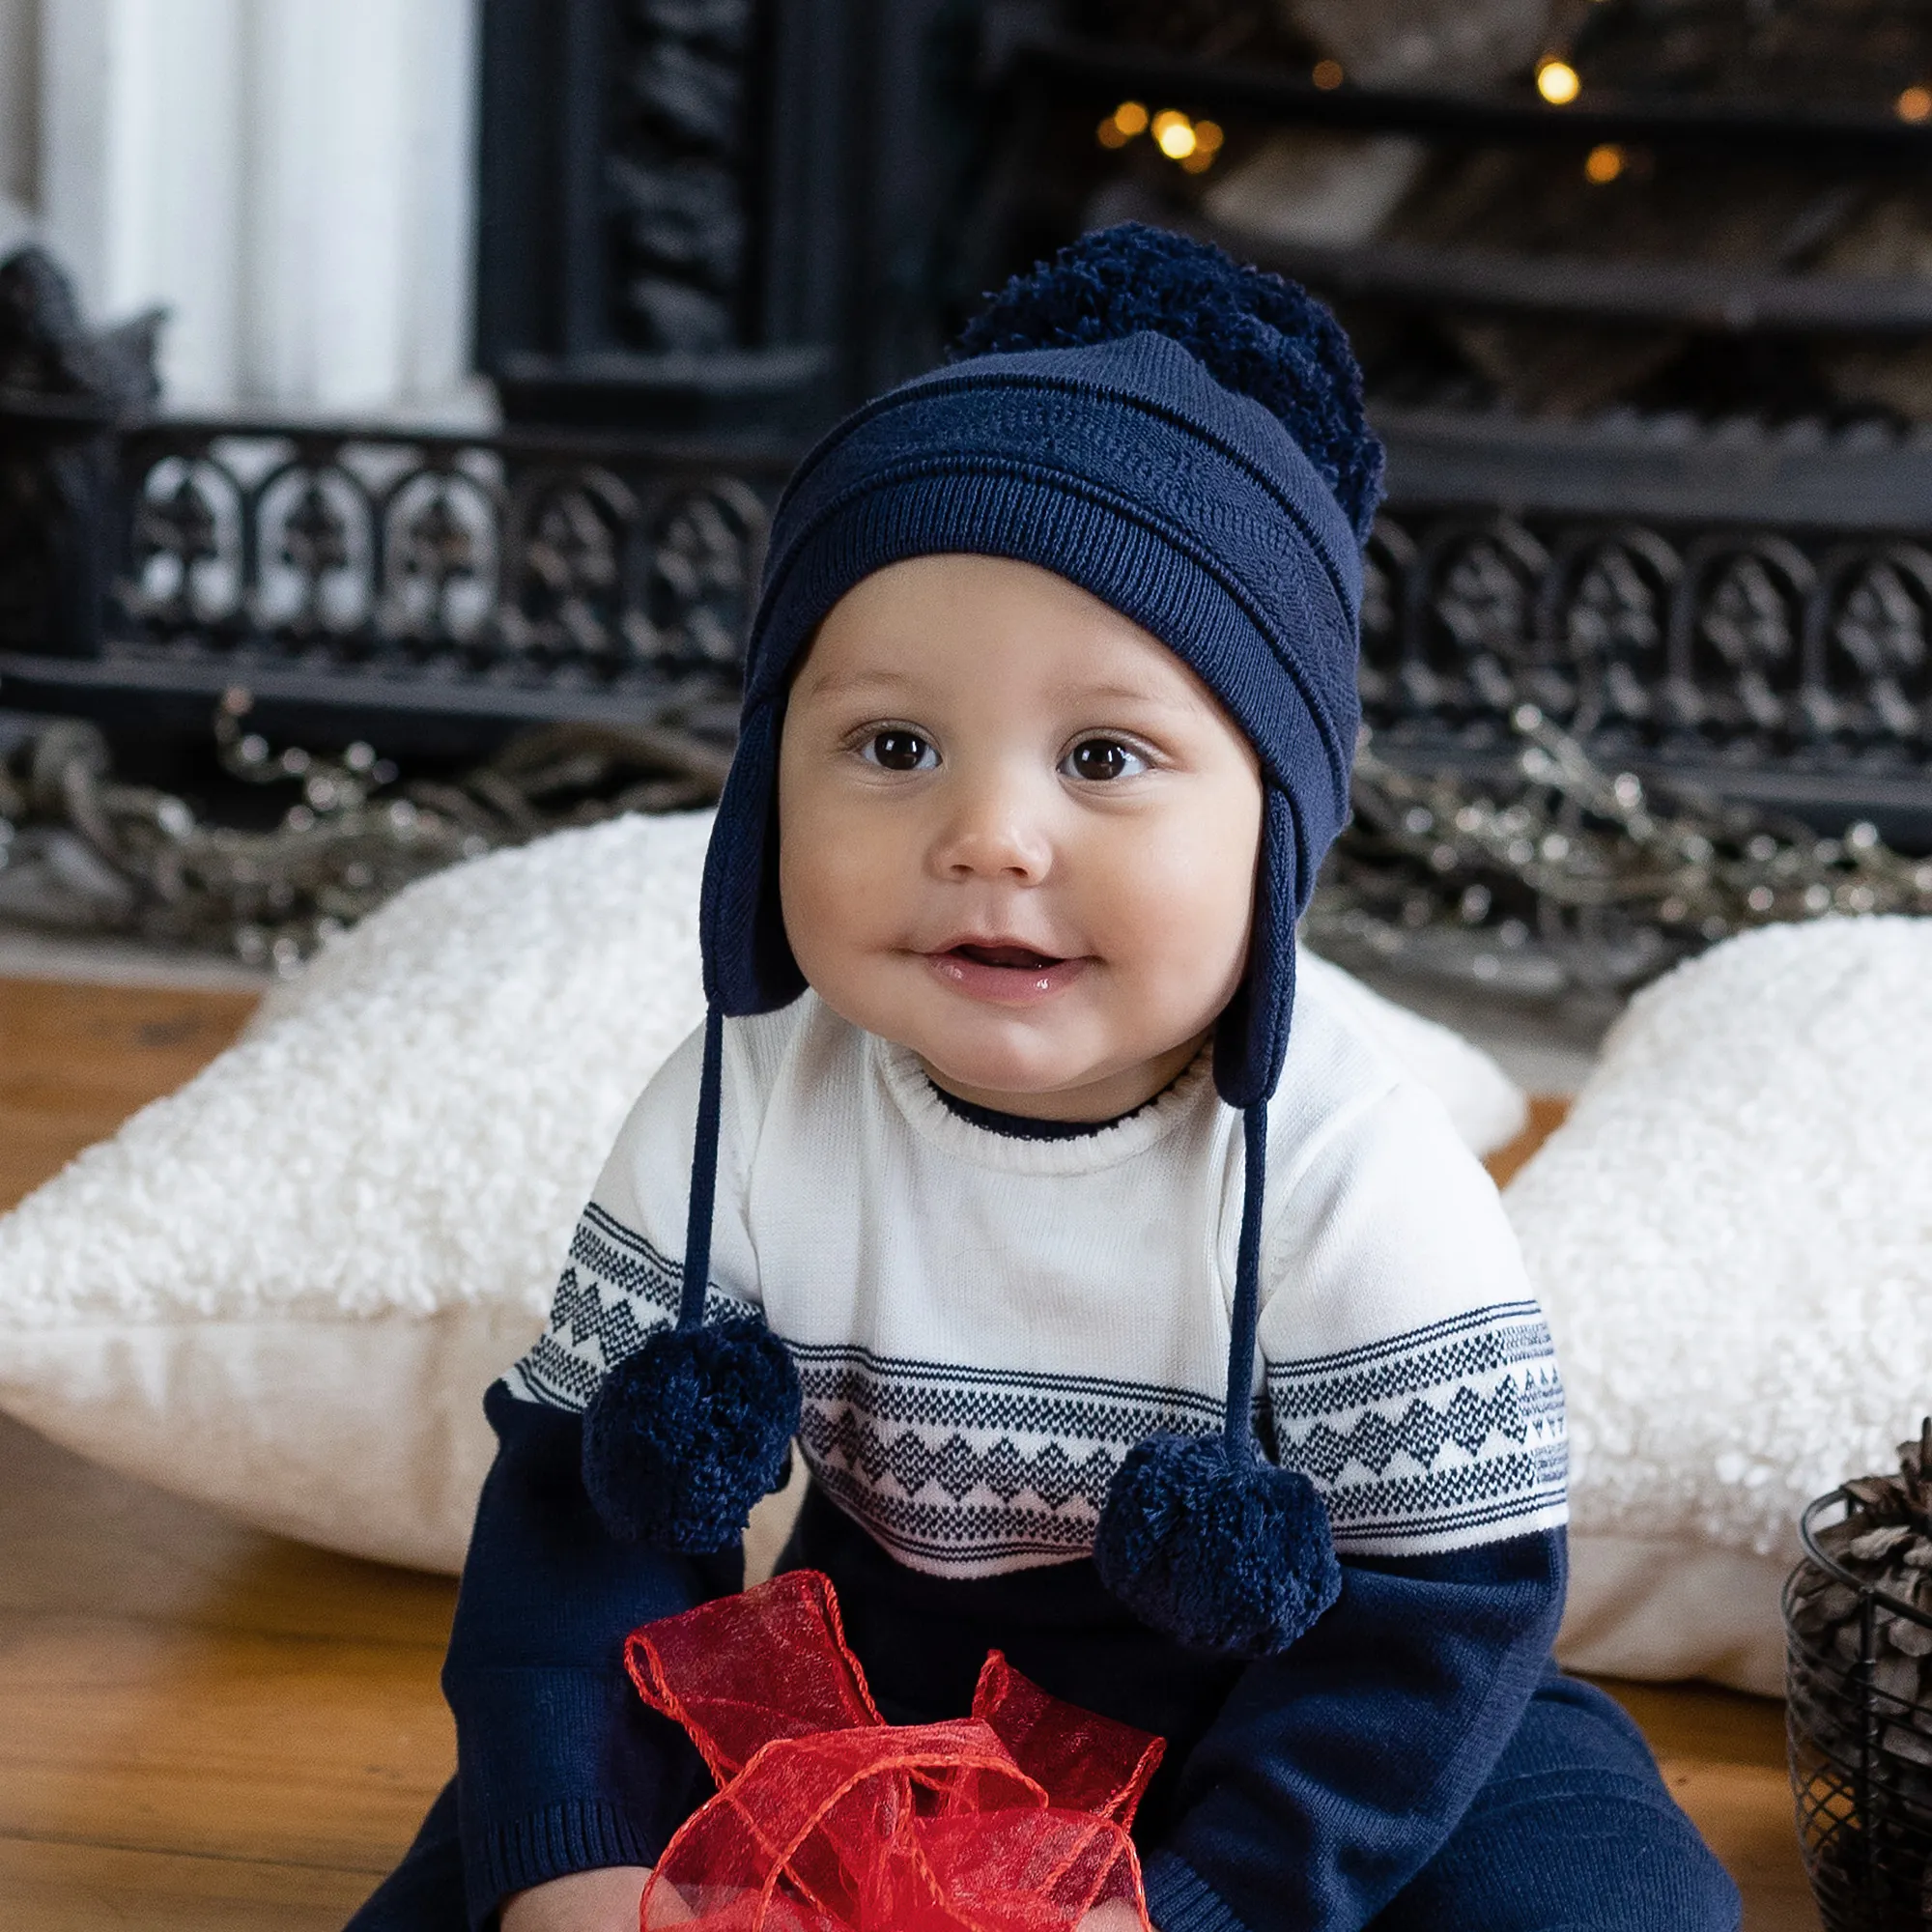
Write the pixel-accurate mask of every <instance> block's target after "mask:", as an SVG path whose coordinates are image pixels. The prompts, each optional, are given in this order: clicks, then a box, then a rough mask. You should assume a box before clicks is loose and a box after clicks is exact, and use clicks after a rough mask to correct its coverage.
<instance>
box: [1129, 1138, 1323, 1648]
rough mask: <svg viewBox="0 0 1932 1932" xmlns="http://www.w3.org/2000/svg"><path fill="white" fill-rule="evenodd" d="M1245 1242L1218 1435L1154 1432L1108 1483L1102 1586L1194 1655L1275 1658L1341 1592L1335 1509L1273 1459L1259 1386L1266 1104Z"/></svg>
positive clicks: (1247, 1154)
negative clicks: (1263, 1443)
mask: <svg viewBox="0 0 1932 1932" xmlns="http://www.w3.org/2000/svg"><path fill="white" fill-rule="evenodd" d="M1241 1130H1242V1144H1243V1157H1244V1172H1243V1175H1242V1180H1241V1240H1240V1249H1239V1253H1238V1256H1237V1258H1236V1266H1235V1306H1234V1320H1233V1321H1232V1323H1231V1328H1232V1333H1231V1335H1230V1337H1229V1342H1228V1406H1227V1409H1226V1411H1225V1413H1224V1416H1223V1420H1222V1425H1221V1434H1220V1435H1208V1436H1202V1435H1171V1434H1162V1435H1151V1436H1149V1437H1148V1438H1147V1439H1146V1440H1145V1441H1143V1442H1138V1443H1136V1444H1135V1445H1134V1447H1133V1448H1132V1449H1130V1450H1129V1451H1128V1452H1127V1455H1126V1459H1125V1460H1124V1461H1123V1462H1122V1464H1121V1466H1120V1467H1119V1468H1118V1469H1117V1470H1115V1472H1114V1480H1113V1481H1112V1482H1111V1483H1110V1484H1108V1486H1107V1500H1106V1504H1105V1506H1104V1507H1103V1508H1102V1509H1101V1511H1100V1524H1099V1530H1098V1532H1097V1534H1096V1536H1095V1538H1094V1568H1095V1569H1096V1570H1097V1571H1098V1572H1099V1573H1100V1580H1101V1582H1103V1583H1104V1584H1105V1585H1106V1586H1107V1588H1108V1589H1109V1590H1111V1591H1112V1592H1113V1594H1114V1595H1115V1596H1116V1597H1118V1598H1119V1599H1120V1600H1121V1602H1122V1603H1123V1604H1124V1605H1126V1606H1127V1608H1128V1609H1130V1610H1132V1611H1133V1613H1134V1614H1135V1616H1137V1617H1139V1618H1140V1620H1141V1621H1142V1622H1143V1623H1144V1624H1147V1625H1150V1626H1151V1628H1152V1629H1154V1630H1157V1631H1161V1632H1163V1633H1164V1634H1167V1635H1168V1636H1171V1637H1173V1638H1174V1639H1175V1641H1176V1642H1178V1643H1184V1644H1186V1645H1187V1646H1188V1647H1189V1648H1190V1649H1193V1650H1207V1651H1218V1652H1219V1653H1220V1654H1221V1655H1222V1656H1224V1657H1272V1656H1274V1655H1275V1654H1276V1653H1277V1652H1279V1651H1284V1650H1286V1649H1287V1648H1288V1647H1289V1645H1290V1644H1292V1643H1293V1642H1294V1640H1295V1639H1296V1638H1297V1637H1298V1636H1300V1635H1301V1634H1302V1633H1303V1632H1304V1631H1306V1630H1307V1629H1308V1627H1309V1626H1310V1625H1311V1624H1313V1623H1314V1621H1315V1620H1316V1618H1317V1617H1319V1616H1320V1615H1321V1613H1322V1611H1324V1610H1325V1609H1327V1608H1328V1606H1329V1605H1331V1604H1332V1603H1333V1602H1334V1601H1335V1599H1336V1598H1337V1597H1339V1596H1340V1595H1341V1594H1342V1571H1341V1567H1340V1565H1339V1564H1338V1563H1337V1562H1336V1560H1335V1542H1334V1538H1333V1537H1332V1536H1331V1535H1330V1533H1329V1527H1328V1511H1327V1509H1326V1507H1325V1506H1324V1504H1323V1503H1322V1501H1321V1496H1320V1494H1319V1493H1318V1492H1317V1491H1316V1488H1315V1485H1314V1484H1313V1483H1311V1482H1310V1481H1309V1480H1308V1478H1307V1477H1306V1476H1304V1475H1303V1474H1302V1473H1301V1472H1300V1471H1299V1470H1298V1469H1284V1468H1280V1467H1278V1466H1277V1465H1276V1464H1274V1463H1266V1462H1264V1461H1263V1460H1262V1457H1261V1453H1260V1450H1259V1449H1258V1448H1257V1446H1256V1443H1255V1435H1254V1421H1253V1413H1252V1400H1251V1397H1252V1384H1253V1379H1254V1369H1255V1341H1256V1334H1257V1330H1258V1327H1259V1324H1260V1320H1261V1247H1262V1206H1263V1197H1264V1191H1265V1187H1266V1175H1267V1108H1266V1106H1265V1104H1263V1103H1257V1104H1255V1105H1253V1106H1249V1107H1245V1108H1243V1109H1242V1111H1241Z"/></svg>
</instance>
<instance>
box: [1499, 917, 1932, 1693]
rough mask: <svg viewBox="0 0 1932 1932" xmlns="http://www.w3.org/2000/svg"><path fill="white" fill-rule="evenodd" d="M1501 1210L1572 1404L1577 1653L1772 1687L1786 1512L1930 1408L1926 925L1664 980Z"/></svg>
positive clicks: (1578, 1658) (1600, 1662)
mask: <svg viewBox="0 0 1932 1932" xmlns="http://www.w3.org/2000/svg"><path fill="white" fill-rule="evenodd" d="M1505 1199H1506V1201H1507V1204H1508V1208H1509V1212H1510V1218H1511V1220H1512V1221H1513V1222H1514V1223H1515V1225H1516V1229H1517V1232H1518V1235H1519V1236H1520V1238H1521V1241H1522V1245H1523V1253H1524V1258H1525V1260H1526V1261H1527V1263H1528V1264H1529V1270H1530V1278H1531V1280H1532V1281H1533V1282H1534V1283H1535V1284H1536V1287H1537V1290H1538V1292H1539V1293H1540V1294H1541V1295H1542V1296H1543V1299H1544V1301H1545V1304H1546V1305H1547V1307H1548V1310H1549V1316H1550V1321H1551V1326H1552V1327H1553V1329H1554V1332H1555V1336H1556V1346H1557V1352H1558V1357H1559V1359H1560V1360H1561V1362H1562V1365H1563V1377H1564V1382H1565V1385H1566V1387H1567V1390H1568V1394H1569V1416H1570V1443H1571V1503H1572V1511H1573V1517H1572V1547H1573V1554H1574V1577H1573V1582H1572V1590H1571V1610H1570V1617H1569V1621H1568V1623H1567V1624H1566V1626H1565V1636H1564V1643H1563V1645H1562V1648H1561V1651H1560V1654H1561V1655H1562V1656H1563V1657H1564V1658H1565V1660H1566V1661H1567V1662H1570V1663H1572V1664H1574V1665H1576V1666H1577V1667H1578V1668H1588V1669H1593V1670H1603V1671H1610V1672H1618V1673H1623V1674H1628V1675H1636V1676H1645V1677H1668V1676H1690V1675H1698V1676H1708V1677H1713V1678H1716V1679H1717V1680H1719V1682H1722V1683H1728V1684H1735V1685H1738V1686H1740V1687H1741V1688H1745V1689H1751V1690H1766V1691H1778V1690H1781V1689H1782V1686H1783V1664H1782V1642H1781V1637H1780V1634H1779V1623H1778V1608H1777V1591H1778V1585H1779V1583H1780V1581H1781V1579H1782V1577H1783V1576H1784V1574H1785V1572H1786V1571H1787V1570H1788V1569H1789V1567H1790V1565H1791V1563H1792V1562H1793V1561H1794V1560H1795V1558H1796V1555H1797V1541H1796V1531H1795V1525H1796V1520H1797V1517H1798V1513H1799V1511H1800V1510H1801V1509H1802V1508H1803V1507H1804V1503H1805V1502H1806V1501H1807V1500H1808V1499H1809V1498H1811V1497H1812V1496H1815V1495H1818V1494H1820V1493H1821V1492H1824V1491H1826V1490H1829V1489H1831V1488H1833V1486H1834V1485H1835V1484H1837V1483H1838V1482H1839V1481H1840V1480H1841V1479H1842V1478H1844V1477H1846V1476H1848V1475H1852V1474H1855V1473H1857V1472H1859V1471H1861V1470H1867V1469H1874V1468H1885V1467H1889V1466H1891V1464H1892V1463H1893V1460H1894V1452H1893V1445H1894V1444H1895V1443H1896V1442H1898V1441H1899V1440H1900V1439H1901V1438H1903V1437H1904V1436H1906V1435H1911V1434H1915V1433H1916V1432H1917V1430H1918V1419H1919V1417H1920V1416H1921V1415H1922V1414H1923V1413H1924V1412H1925V1411H1926V1410H1927V1409H1928V1408H1932V1387H1928V1382H1927V1369H1928V1364H1932V921H1924V920H1903V919H1885V920H1876V919H1874V920H1842V921H1840V920H1832V921H1824V922H1821V923H1817V924H1813V925H1803V926H1776V927H1772V928H1769V929H1767V930H1765V931H1762V932H1758V933H1754V934H1751V935H1750V936H1748V937H1747V938H1743V939H1737V940H1733V941H1731V942H1729V943H1728V944H1726V945H1723V946H1719V947H1718V948H1716V949H1715V950H1714V951H1712V952H1709V953H1707V954H1705V955H1704V956H1703V957H1702V958H1701V959H1698V960H1696V961H1694V962H1693V963H1692V964H1690V965H1688V966H1685V967H1683V968H1681V969H1680V970H1679V971H1677V972H1676V973H1674V974H1672V975H1671V976H1670V977H1669V978H1668V979H1666V980H1662V982H1660V983H1659V984H1658V985H1656V986H1653V987H1651V988H1650V989H1649V990H1648V991H1647V992H1645V993H1644V994H1642V995H1641V996H1640V997H1639V998H1638V999H1637V1000H1636V1001H1635V1003H1634V1005H1633V1007H1632V1009H1631V1010H1630V1012H1629V1013H1628V1014H1627V1015H1626V1016H1625V1018H1624V1019H1623V1020H1622V1021H1621V1022H1620V1023H1619V1025H1618V1027H1617V1028H1616V1030H1615V1031H1614V1032H1613V1033H1612V1035H1611V1037H1610V1038H1609V1040H1608V1041H1607V1042H1606V1043H1605V1053H1604V1058H1603V1061H1602V1063H1601V1065H1599V1067H1598V1069H1597V1070H1596V1072H1595V1073H1594V1074H1593V1075H1592V1077H1591V1078H1590V1080H1589V1082H1588V1083H1587V1084H1586V1086H1585V1087H1584V1089H1583V1092H1582V1094H1580V1095H1579V1096H1578V1099H1577V1105H1576V1108H1575V1110H1574V1112H1573V1113H1572V1114H1571V1116H1570V1120H1569V1122H1568V1123H1567V1124H1566V1125H1565V1126H1563V1127H1562V1128H1561V1129H1559V1130H1558V1132H1557V1133H1556V1134H1555V1135H1553V1136H1552V1137H1551V1139H1550V1140H1549V1142H1548V1144H1547V1145H1546V1146H1545V1148H1544V1149H1543V1151H1541V1152H1540V1153H1539V1154H1538V1155H1537V1157H1536V1158H1535V1159H1534V1160H1533V1161H1532V1162H1531V1163H1530V1164H1529V1166H1528V1167H1527V1168H1526V1169H1525V1170H1524V1171H1523V1173H1522V1174H1521V1176H1520V1178H1519V1179H1517V1181H1516V1183H1515V1184H1514V1185H1513V1186H1512V1187H1511V1188H1510V1190H1509V1192H1508V1194H1507V1196H1506V1197H1505Z"/></svg>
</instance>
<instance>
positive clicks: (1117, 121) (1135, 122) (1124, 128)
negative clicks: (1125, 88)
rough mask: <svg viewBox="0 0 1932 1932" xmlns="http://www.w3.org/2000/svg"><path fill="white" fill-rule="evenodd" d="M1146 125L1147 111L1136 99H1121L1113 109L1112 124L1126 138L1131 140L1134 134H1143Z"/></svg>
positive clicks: (1145, 130)
mask: <svg viewBox="0 0 1932 1932" xmlns="http://www.w3.org/2000/svg"><path fill="white" fill-rule="evenodd" d="M1147 125H1148V111H1147V109H1146V108H1145V107H1143V106H1142V105H1141V103H1140V102H1139V101H1138V100H1123V101H1122V102H1121V104H1120V105H1119V106H1118V107H1117V108H1115V109H1114V126H1115V127H1116V128H1119V129H1120V130H1121V133H1122V138H1124V139H1126V140H1129V141H1131V140H1132V139H1133V138H1134V136H1135V135H1136V134H1145V133H1146V132H1147Z"/></svg>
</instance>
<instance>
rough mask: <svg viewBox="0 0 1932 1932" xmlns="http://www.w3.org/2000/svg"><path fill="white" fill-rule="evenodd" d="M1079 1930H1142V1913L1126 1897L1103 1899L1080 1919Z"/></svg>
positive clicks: (1083, 1931) (1119, 1931) (1104, 1931)
mask: <svg viewBox="0 0 1932 1932" xmlns="http://www.w3.org/2000/svg"><path fill="white" fill-rule="evenodd" d="M1079 1932H1141V1918H1140V1914H1139V1913H1138V1912H1136V1911H1135V1910H1134V1908H1133V1907H1132V1906H1131V1905H1129V1904H1128V1903H1127V1901H1126V1900H1125V1899H1124V1898H1106V1899H1102V1900H1101V1901H1100V1903H1099V1904H1098V1905H1096V1906H1095V1907H1094V1909H1093V1911H1092V1912H1090V1913H1089V1914H1088V1915H1087V1916H1086V1918H1083V1919H1082V1920H1081V1921H1080V1927H1079Z"/></svg>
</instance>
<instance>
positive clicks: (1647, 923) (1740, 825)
mask: <svg viewBox="0 0 1932 1932" xmlns="http://www.w3.org/2000/svg"><path fill="white" fill-rule="evenodd" d="M1511 723H1512V725H1514V727H1515V729H1516V731H1517V734H1518V736H1519V738H1520V741H1521V742H1520V750H1519V752H1518V754H1517V757H1516V760H1515V765H1514V769H1513V771H1511V772H1510V773H1508V774H1506V775H1504V777H1503V778H1501V779H1500V780H1498V781H1493V782H1485V781H1482V780H1480V779H1474V778H1470V777H1468V776H1466V775H1463V774H1446V773H1435V774H1429V775H1418V774H1415V773H1412V772H1408V771H1406V770H1404V769H1403V768H1401V767H1400V766H1397V765H1395V764H1393V763H1391V762H1390V761H1389V760H1387V759H1386V758H1384V757H1383V756H1381V755H1380V753H1378V750H1377V748H1376V746H1375V743H1374V741H1373V739H1372V738H1370V737H1366V736H1365V738H1364V742H1363V744H1362V747H1361V750H1360V752H1359V753H1358V754H1357V757H1356V761H1355V785H1354V808H1355V819H1354V823H1353V824H1352V825H1351V826H1350V829H1349V831H1348V832H1347V833H1346V834H1345V835H1344V836H1343V838H1342V839H1341V841H1340V842H1339V843H1338V844H1337V846H1336V848H1335V851H1334V854H1333V856H1332V857H1331V859H1330V861H1329V863H1328V865H1327V867H1325V868H1324V870H1323V872H1322V875H1321V889H1320V890H1319V891H1318V892H1317V894H1316V895H1315V902H1314V904H1313V906H1312V907H1311V908H1310V910H1309V914H1308V920H1307V924H1306V928H1305V929H1306V931H1307V934H1308V937H1309V939H1310V941H1311V943H1312V944H1313V945H1314V946H1315V947H1316V949H1317V950H1318V951H1320V952H1323V953H1326V954H1328V955H1329V956H1330V957H1333V958H1335V959H1337V960H1339V961H1341V962H1342V963H1344V964H1356V965H1360V966H1381V967H1384V968H1393V969H1395V970H1398V971H1402V972H1409V973H1415V974H1421V975H1424V976H1428V977H1432V978H1438V979H1443V980H1454V981H1460V982H1463V983H1468V984H1473V985H1477V986H1488V987H1492V988H1494V989H1496V990H1498V991H1504V992H1512V993H1516V994H1519V995H1532V996H1539V997H1553V996H1556V995H1559V994H1563V993H1567V992H1572V991H1577V990H1583V991H1592V992H1617V991H1622V990H1624V989H1627V988H1629V987H1632V986H1634V985H1637V984H1640V983H1641V982H1643V981H1644V980H1650V979H1654V978H1656V976H1657V975H1658V974H1660V973H1662V972H1663V971H1665V970H1666V969H1667V968H1669V967H1670V966H1672V965H1674V964H1676V963H1677V961H1678V960H1680V959H1683V958H1686V957H1688V956H1689V955H1690V954H1691V953H1693V952H1699V951H1701V950H1702V949H1703V948H1704V947H1706V946H1709V945H1712V944H1713V943H1715V942H1716V941H1718V940H1720V939H1725V938H1728V937H1729V936H1730V935H1731V934H1733V933H1737V932H1743V931H1746V930H1747V929H1749V928H1750V927H1752V926H1759V925H1770V924H1775V923H1780V922H1786V921H1794V920H1807V919H1817V918H1820V917H1822V916H1823V915H1825V914H1827V913H1849V914H1863V913H1932V861H1927V860H1925V859H1922V858H1913V857H1910V856H1907V855H1905V854H1902V853H1899V852H1896V851H1893V850H1892V849H1890V848H1889V846H1887V845H1886V843H1885V842H1884V840H1883V839H1882V838H1880V837H1879V834H1878V829H1877V828H1876V827H1875V826H1872V825H1869V824H1858V825H1854V826H1852V827H1851V828H1850V829H1849V830H1848V831H1847V832H1846V833H1845V834H1844V836H1843V837H1842V838H1826V837H1821V836H1820V835H1819V834H1818V833H1817V832H1816V831H1814V830H1813V829H1812V828H1811V827H1809V826H1807V825H1804V824H1803V823H1802V822H1799V821H1795V820H1786V819H1781V818H1778V817H1776V816H1774V815H1772V814H1770V813H1768V812H1764V811H1761V810H1754V809H1751V808H1747V807H1744V806H1736V805H1727V804H1725V803H1723V802H1721V801H1719V800H1713V799H1707V798H1702V797H1699V796H1696V795H1694V794H1692V793H1690V792H1682V793H1672V794H1665V793H1663V792H1662V789H1661V788H1657V787H1652V788H1651V789H1647V788H1646V787H1645V785H1644V783H1643V781H1641V780H1640V779H1639V778H1638V777H1637V776H1636V774H1635V773H1634V772H1614V771H1606V770H1605V769H1604V768H1603V767H1602V766H1600V765H1598V764H1596V763H1595V762H1594V761H1593V760H1592V759H1591V757H1590V756H1589V754H1588V753H1586V752H1585V750H1584V749H1583V747H1582V746H1581V745H1580V744H1578V743H1577V740H1576V739H1574V738H1572V737H1570V736H1568V735H1567V734H1566V733H1564V732H1563V731H1560V730H1558V729H1557V728H1556V726H1555V725H1551V724H1550V723H1549V722H1548V719H1546V718H1545V717H1544V716H1543V715H1542V713H1541V712H1539V711H1538V710H1537V709H1536V707H1535V706H1534V705H1527V704H1525V705H1520V706H1519V707H1518V708H1517V710H1516V711H1515V713H1514V714H1513V715H1512V718H1511ZM1653 791H1655V792H1656V795H1655V796H1653Z"/></svg>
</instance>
